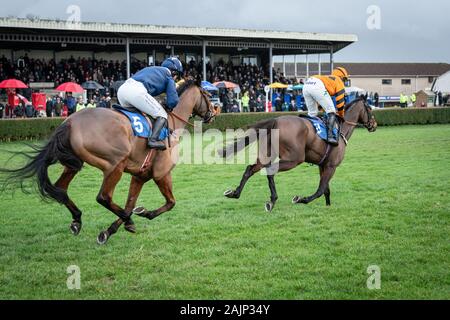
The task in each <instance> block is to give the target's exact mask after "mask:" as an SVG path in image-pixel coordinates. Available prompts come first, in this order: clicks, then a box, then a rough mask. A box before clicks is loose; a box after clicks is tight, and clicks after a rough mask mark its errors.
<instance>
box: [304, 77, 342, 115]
mask: <svg viewBox="0 0 450 320" xmlns="http://www.w3.org/2000/svg"><path fill="white" fill-rule="evenodd" d="M303 97H304V98H305V103H306V106H307V107H308V113H309V116H311V117H316V116H317V115H318V114H319V105H320V106H321V107H322V108H323V109H324V110H325V112H326V113H336V107H335V106H334V103H333V99H331V96H330V94H329V93H328V90H327V89H326V88H325V85H324V83H323V82H322V81H321V80H320V79H316V78H309V79H308V80H307V81H306V83H305V85H304V87H303Z"/></svg>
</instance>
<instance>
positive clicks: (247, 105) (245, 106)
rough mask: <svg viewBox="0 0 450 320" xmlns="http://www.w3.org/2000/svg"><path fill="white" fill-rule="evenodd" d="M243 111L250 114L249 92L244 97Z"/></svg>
mask: <svg viewBox="0 0 450 320" xmlns="http://www.w3.org/2000/svg"><path fill="white" fill-rule="evenodd" d="M242 110H243V112H250V97H249V95H248V91H246V92H245V93H244V96H243V97H242Z"/></svg>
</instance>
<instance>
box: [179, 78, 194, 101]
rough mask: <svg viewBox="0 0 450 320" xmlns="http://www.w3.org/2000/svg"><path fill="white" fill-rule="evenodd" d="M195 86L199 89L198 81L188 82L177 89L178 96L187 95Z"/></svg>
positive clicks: (191, 80)
mask: <svg viewBox="0 0 450 320" xmlns="http://www.w3.org/2000/svg"><path fill="white" fill-rule="evenodd" d="M193 86H196V87H198V83H197V81H196V80H193V79H189V80H186V81H185V82H184V83H182V84H181V85H180V86H179V87H178V89H177V93H178V96H179V97H181V96H182V95H183V93H185V92H186V91H187V90H188V89H190V88H191V87H193Z"/></svg>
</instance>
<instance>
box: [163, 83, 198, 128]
mask: <svg viewBox="0 0 450 320" xmlns="http://www.w3.org/2000/svg"><path fill="white" fill-rule="evenodd" d="M194 105H195V100H194V97H193V95H192V94H190V92H186V93H185V94H183V96H182V97H181V98H180V102H179V103H178V106H177V107H176V108H175V110H174V111H173V112H174V113H175V114H176V115H177V116H178V117H179V118H181V119H183V120H185V121H186V122H187V121H188V120H189V118H190V117H191V115H192V111H193V110H194ZM173 119H174V120H173V122H172V121H171V123H170V124H169V125H170V128H171V129H172V130H174V131H176V130H183V129H184V128H185V127H186V123H184V122H183V121H181V120H179V119H177V118H173Z"/></svg>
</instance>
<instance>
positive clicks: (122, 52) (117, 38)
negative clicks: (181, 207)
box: [0, 18, 357, 81]
mask: <svg viewBox="0 0 450 320" xmlns="http://www.w3.org/2000/svg"><path fill="white" fill-rule="evenodd" d="M355 41H357V37H356V36H355V35H343V34H318V33H301V32H281V31H257V30H235V29H217V28H193V27H169V26H149V25H131V24H111V23H93V22H83V23H68V22H65V21H57V20H38V19H37V20H29V19H17V18H0V56H5V57H6V58H7V59H10V60H11V61H17V60H18V59H19V58H20V57H22V56H24V55H25V53H27V55H28V57H29V58H34V59H47V60H48V59H54V60H55V61H59V60H61V59H69V58H71V57H72V56H73V57H82V58H92V59H97V60H107V61H110V60H113V61H125V62H126V76H127V77H129V76H130V74H131V73H132V61H133V60H137V61H143V62H146V64H156V62H158V61H162V60H163V59H164V58H165V57H166V56H169V55H177V56H179V57H180V58H181V60H183V61H185V62H186V63H189V62H190V61H191V60H194V61H196V62H202V65H201V67H202V69H201V71H202V72H201V73H202V74H203V77H204V78H205V80H206V68H207V63H208V62H210V63H211V64H212V65H215V64H216V63H217V62H219V61H221V60H225V61H228V60H232V61H233V62H234V63H235V64H239V63H244V62H248V63H252V64H257V65H259V66H269V65H273V56H277V55H278V56H280V55H306V54H308V55H311V54H329V56H330V61H331V64H333V55H334V53H336V52H338V51H339V50H342V49H343V48H345V47H347V46H348V45H350V44H352V43H353V42H355ZM269 69H270V70H269V73H270V74H269V79H270V81H272V80H273V72H272V68H269Z"/></svg>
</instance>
